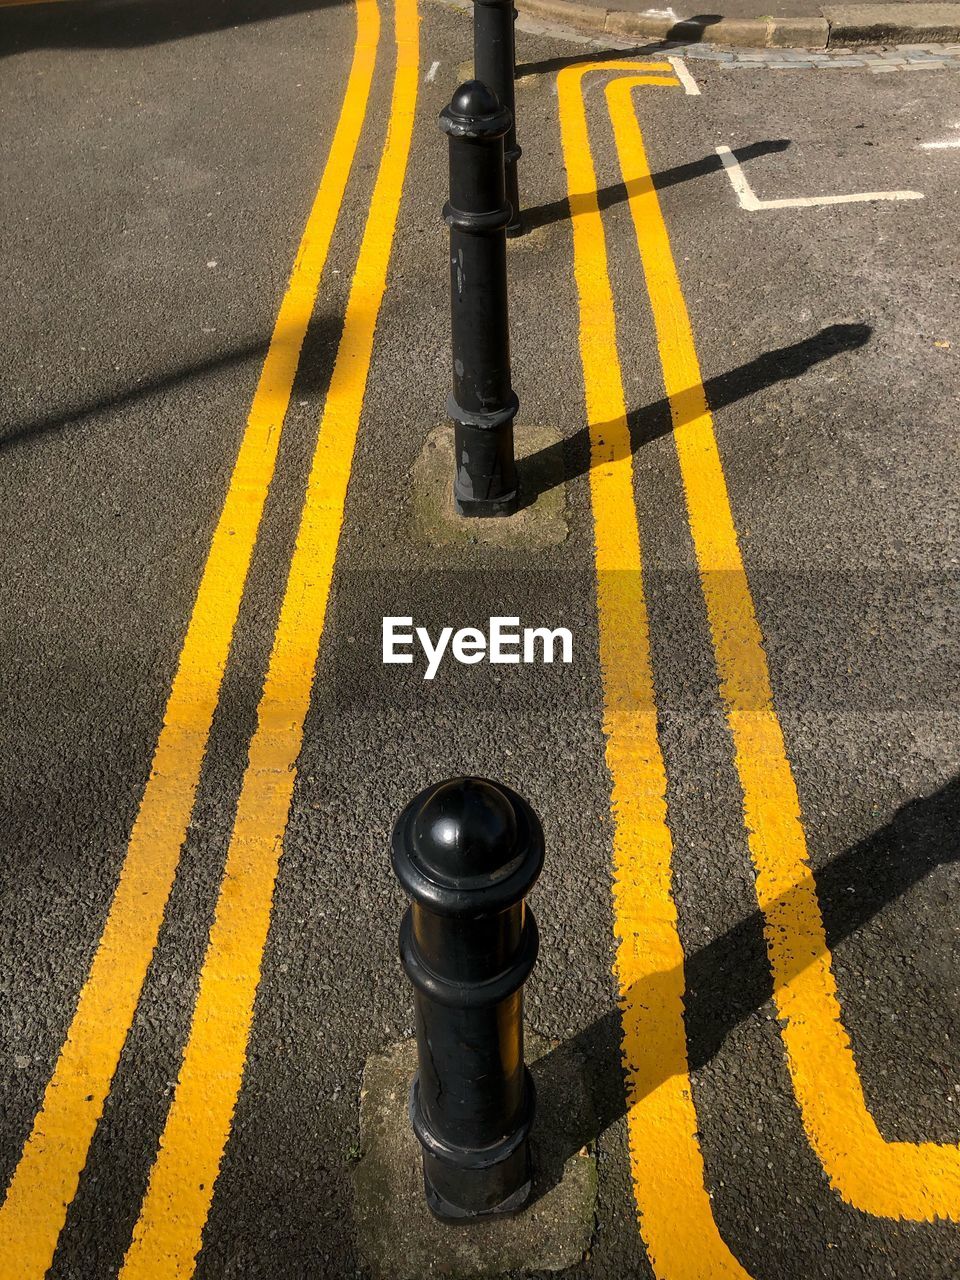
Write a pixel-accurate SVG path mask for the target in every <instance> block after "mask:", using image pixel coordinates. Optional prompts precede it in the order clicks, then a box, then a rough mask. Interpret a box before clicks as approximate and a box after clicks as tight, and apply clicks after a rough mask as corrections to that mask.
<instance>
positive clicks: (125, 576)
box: [0, 0, 960, 1280]
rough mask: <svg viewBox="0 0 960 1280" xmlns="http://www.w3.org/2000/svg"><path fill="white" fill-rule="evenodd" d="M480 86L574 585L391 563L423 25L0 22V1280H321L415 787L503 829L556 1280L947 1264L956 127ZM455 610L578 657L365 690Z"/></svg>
mask: <svg viewBox="0 0 960 1280" xmlns="http://www.w3.org/2000/svg"><path fill="white" fill-rule="evenodd" d="M519 42H520V43H519V53H518V60H519V62H520V67H519V71H518V75H519V79H518V85H517V102H518V120H519V128H520V140H521V143H522V144H523V146H524V156H523V160H522V168H521V190H522V194H523V199H524V203H525V206H526V208H527V211H528V212H527V222H528V227H529V228H530V230H529V231H528V233H527V234H526V235H525V236H524V237H522V238H521V239H520V240H518V241H517V242H515V243H513V244H511V246H510V250H509V265H510V273H511V276H510V284H511V306H512V313H511V322H512V334H513V361H514V382H515V386H516V388H517V390H518V392H519V395H520V399H521V404H522V408H521V421H522V422H525V423H529V424H533V425H540V426H546V427H550V428H551V429H552V430H554V431H555V432H557V433H558V434H559V435H560V436H562V437H563V438H564V441H565V445H564V447H563V463H564V469H565V476H566V480H565V503H566V508H565V510H566V521H567V524H568V529H569V532H568V535H567V537H566V539H565V541H563V542H562V543H561V544H559V545H553V546H549V547H546V548H545V549H539V550H530V549H528V548H517V547H494V546H490V545H488V544H486V543H485V542H483V541H482V540H477V541H474V542H470V543H466V544H461V545H454V546H446V547H436V546H432V545H429V544H426V543H425V542H424V541H423V540H422V539H421V538H419V537H418V534H417V530H416V527H415V521H414V519H413V507H414V504H413V501H412V485H413V473H414V466H415V463H416V460H417V458H418V455H419V454H420V452H421V450H422V448H423V446H424V441H425V439H426V437H427V435H428V434H429V432H430V431H432V430H433V429H434V428H435V427H437V426H438V425H439V424H441V423H442V422H443V420H444V408H443V406H444V401H445V397H446V394H447V391H448V390H449V381H450V370H449V354H448V341H449V334H448V310H447V292H446V291H447V277H446V273H447V266H446V248H445V237H446V231H445V228H444V226H443V224H442V221H441V219H440V213H439V211H440V208H441V206H442V203H443V200H444V198H445V191H444V185H445V182H446V161H445V157H444V144H443V140H442V138H441V136H440V134H439V131H438V130H437V128H436V123H435V121H436V116H437V113H438V112H439V110H440V109H441V107H442V106H443V105H444V104H445V103H446V102H447V101H448V100H449V97H450V94H451V93H452V90H453V88H454V87H455V86H456V84H457V83H458V81H459V80H460V79H462V78H463V76H464V74H465V70H464V67H465V64H466V63H468V61H469V54H470V44H471V40H470V28H469V21H468V18H467V17H466V16H465V15H464V14H463V13H462V12H460V11H457V10H454V9H448V8H444V7H441V6H439V5H437V4H435V3H433V2H432V0H421V4H420V13H419V25H418V15H417V11H416V3H415V0H399V3H398V4H397V7H396V9H395V10H394V9H393V8H391V7H390V6H388V5H387V4H384V5H383V8H382V11H381V12H380V13H379V15H378V12H377V8H376V5H375V3H374V0H360V3H359V4H358V5H357V6H353V5H349V4H329V5H323V6H320V5H315V4H311V3H307V2H306V0H302V2H297V3H266V0H248V2H247V3H244V4H242V5H230V6H228V5H227V4H225V3H222V4H219V5H215V4H211V3H209V0H202V2H201V3H198V4H187V3H185V2H181V0H169V2H168V3H164V4H161V3H159V2H151V0H141V2H140V3H133V2H132V0H131V2H130V3H124V4H113V5H104V4H101V5H97V4H93V3H89V2H86V0H81V2H78V3H73V2H68V3H64V4H57V5H36V6H23V7H16V8H8V9H3V10H0V62H2V76H0V120H2V129H0V166H2V172H3V174H4V182H3V192H2V197H0V198H2V226H3V272H2V280H0V289H2V306H0V324H2V326H3V349H4V353H5V355H4V360H3V362H2V365H0V387H2V395H0V491H2V503H0V513H2V516H0V518H2V521H3V532H2V544H0V545H2V547H3V554H2V556H0V598H2V600H3V609H2V614H0V619H2V638H3V649H2V653H3V686H2V687H3V695H4V697H3V703H4V715H3V717H2V730H0V776H2V784H0V785H2V797H3V818H2V822H3V828H2V830H3V837H2V841H0V860H2V862H0V865H2V869H3V880H2V885H3V891H2V892H3V897H2V915H0V992H2V1000H0V1072H2V1079H0V1099H2V1103H0V1105H2V1111H0V1115H2V1126H0V1171H2V1178H0V1181H2V1182H3V1183H4V1184H5V1185H6V1186H7V1188H8V1190H7V1195H6V1200H5V1202H4V1204H3V1205H2V1207H0V1275H2V1277H3V1280H7V1278H8V1277H9V1280H41V1278H42V1277H43V1276H44V1275H45V1274H49V1275H50V1276H51V1277H55V1278H56V1280H68V1278H69V1280H99V1278H100V1277H109V1276H114V1275H118V1274H119V1275H120V1276H121V1277H123V1280H138V1278H139V1277H150V1280H161V1278H162V1280H174V1278H177V1280H180V1278H181V1277H189V1276H191V1275H194V1274H196V1275H197V1276H198V1277H202V1278H203V1280H219V1278H220V1277H243V1278H244V1280H253V1278H254V1277H263V1278H264V1280H265V1278H266V1277H275V1276H285V1277H291V1278H293V1280H297V1278H300V1277H303V1280H308V1278H309V1280H313V1278H314V1277H317V1278H319V1277H342V1276H352V1275H356V1276H365V1275H367V1270H366V1264H365V1263H364V1260H363V1256H362V1251H361V1249H360V1247H359V1243H358V1241H357V1239H356V1238H355V1233H354V1229H353V1226H352V1224H351V1195H352V1191H351V1180H350V1169H351V1165H352V1162H353V1161H354V1160H355V1159H356V1156H357V1150H358V1132H359V1131H358V1117H359V1096H358V1095H359V1087H360V1079H361V1073H362V1071H363V1066H364V1063H365V1061H366V1060H367V1058H368V1057H369V1056H370V1055H371V1054H375V1053H378V1052H382V1051H383V1050H384V1049H385V1047H386V1046H388V1045H390V1044H391V1043H393V1042H395V1041H397V1040H399V1039H402V1038H404V1037H406V1036H408V1035H410V1034H411V1023H412V1015H411V999H410V992H409V988H408V987H407V985H406V982H405V979H404V977H403V975H402V972H401V970H400V967H399V964H398V961H397V955H396V933H397V927H398V923H399V919H400V915H401V913H402V909H403V899H402V894H401V892H400V890H399V887H398V886H397V885H396V883H395V881H394V879H393V877H392V873H391V871H390V866H389V859H388V854H387V847H388V838H389V833H390V830H391V827H392V823H393V820H394V818H395V816H396V814H397V813H398V812H399V810H400V809H401V808H402V806H403V805H404V803H405V802H406V801H407V800H408V799H409V798H410V796H411V795H413V794H414V792H415V791H416V790H417V789H419V788H421V787H423V786H425V785H426V784H428V783H429V782H433V781H436V780H438V779H440V778H442V777H444V776H449V775H453V774H458V773H478V774H483V775H486V776H489V777H493V778H499V779H502V780H504V781H505V782H507V783H509V784H510V785H511V786H513V787H515V788H516V789H517V790H519V791H521V792H522V793H523V794H524V795H525V796H527V798H528V799H529V800H530V801H531V802H532V803H533V804H534V806H535V807H536V808H537V810H538V811H539V813H540V814H541V815H542V818H543V823H544V827H545V831H546V837H547V863H546V867H545V870H544V874H543V876H542V879H541V881H540V883H539V884H538V886H537V888H536V890H535V893H534V896H533V905H534V907H535V910H536V913H537V918H538V922H539V925H540V931H541V935H542V950H541V958H540V961H539V964H538V967H537V969H536V971H535V973H534V976H533V977H532V979H531V980H530V982H529V984H528V989H527V1019H528V1025H529V1026H531V1027H532V1028H534V1029H535V1030H536V1031H538V1032H539V1033H541V1034H542V1035H543V1036H545V1037H546V1038H547V1039H548V1040H549V1041H550V1042H551V1044H553V1045H554V1048H553V1049H552V1051H551V1053H550V1054H549V1055H548V1057H547V1059H546V1060H545V1062H544V1063H543V1065H542V1068H541V1085H540V1093H541V1100H542V1115H543V1116H544V1117H546V1118H547V1120H545V1121H544V1122H547V1121H549V1123H552V1124H555V1125H558V1126H561V1127H562V1128H563V1129H564V1142H565V1143H568V1144H569V1149H570V1151H571V1152H573V1151H576V1150H577V1149H579V1148H580V1147H581V1146H582V1145H584V1144H586V1143H595V1146H596V1151H597V1155H598V1162H599V1164H598V1167H599V1176H600V1189H599V1199H598V1207H597V1224H596V1234H595V1237H594V1241H593V1245H592V1248H591V1251H590V1253H589V1255H588V1256H587V1257H586V1258H585V1259H584V1260H583V1261H582V1263H581V1264H579V1265H578V1266H577V1267H575V1268H574V1269H573V1270H572V1271H571V1272H570V1274H571V1275H576V1276H582V1277H584V1278H586V1277H590V1278H596V1280H607V1278H608V1277H648V1276H656V1277H658V1280H698V1278H701V1277H702V1278H705V1280H706V1278H712V1277H744V1276H747V1277H752V1278H753V1280H793V1278H794V1277H803V1278H804V1280H808V1278H809V1277H812V1276H816V1277H821V1276H822V1277H830V1278H836V1280H840V1278H841V1277H842V1278H843V1280H849V1278H850V1277H853V1276H865V1277H871V1278H874V1277H876V1278H879V1277H888V1276H889V1277H899V1278H903V1280H935V1278H936V1280H948V1278H953V1277H955V1276H956V1275H957V1274H958V1272H960V1236H958V1228H957V1225H956V1224H957V1222H958V1221H960V1147H958V1138H960V1004H958V1000H957V995H956V991H957V974H958V972H960V933H958V924H957V920H958V912H957V903H958V894H960V880H958V873H957V832H958V823H960V777H958V773H960V768H958V760H960V730H958V717H957V710H958V707H957V684H958V681H957V677H958V659H960V577H958V547H960V447H958V443H957V442H958V433H957V403H958V399H957V392H958V363H957V361H958V354H960V324H958V321H960V286H958V283H957V282H958V280H960V250H958V240H957V235H956V226H957V215H958V187H960V149H958V148H957V147H956V146H955V145H953V143H954V141H955V140H956V139H957V138H960V76H958V74H957V71H956V69H954V68H952V67H945V68H936V67H935V68H932V69H930V70H927V71H924V72H923V74H918V73H917V72H908V71H896V72H893V73H890V74H885V75H877V74H873V73H871V72H868V71H866V70H864V69H862V68H857V67H855V66H854V67H844V66H840V67H837V68H834V69H832V70H830V71H829V73H828V72H826V71H819V70H808V69H804V68H800V69H789V68H787V69H772V68H770V67H767V66H764V65H758V66H757V67H756V68H754V69H748V68H744V67H733V66H727V65H723V64H721V63H713V62H711V63H707V62H703V61H695V60H693V59H690V60H688V61H686V62H685V63H681V64H680V65H679V71H678V69H677V66H676V65H675V64H671V63H670V62H665V61H664V55H663V53H659V54H658V53H656V52H654V53H650V54H646V55H630V56H633V57H634V60H635V61H636V60H639V61H642V62H644V63H646V64H651V63H654V64H656V65H655V66H653V67H651V66H649V65H647V67H646V68H645V69H644V68H640V69H639V70H638V71H636V72H634V73H633V74H645V75H646V76H647V77H648V80H650V82H649V83H645V84H642V85H640V86H638V87H637V88H636V89H635V90H634V91H633V93H632V96H630V93H629V91H628V90H626V89H624V87H623V85H622V84H621V85H620V88H619V89H617V87H616V82H617V81H618V80H619V81H623V80H624V78H625V77H628V76H629V75H630V74H631V70H630V67H629V66H621V65H620V63H621V62H623V61H624V60H625V59H626V58H627V57H628V55H625V54H624V53H623V52H622V51H607V52H605V53H604V52H603V51H600V52H598V51H597V50H595V49H593V48H591V47H588V46H586V45H584V44H572V43H569V42H565V41H563V40H562V39H560V38H559V37H557V36H556V35H553V34H550V33H546V32H544V31H543V30H540V31H529V30H528V31H526V32H521V34H520V36H519ZM597 59H599V60H600V61H601V62H606V63H607V64H610V63H613V64H615V65H607V66H606V68H605V69H604V67H603V66H600V67H592V61H593V60H597ZM581 72H582V76H581V74H580V73H581ZM691 72H692V74H693V77H694V80H693V81H691V79H690V73H691ZM607 84H611V85H612V86H613V87H612V88H611V90H610V93H609V95H607V94H605V91H604V90H605V86H606V85H607ZM693 88H697V89H699V93H693V92H690V90H691V89H693ZM584 127H587V128H588V135H587V136H585V135H584V134H583V129H584ZM929 143H937V144H939V145H937V146H928V145H925V144H929ZM718 148H719V149H720V150H719V151H718ZM648 173H649V174H652V182H651V181H650V178H649V176H648ZM593 192H598V193H599V198H597V197H595V196H594V195H593ZM864 193H868V194H872V196H873V198H870V199H866V200H851V201H845V202H837V201H836V200H833V197H837V196H856V195H858V194H864ZM878 193H882V194H883V196H884V198H882V199H881V198H876V196H877V194H878ZM887 197H890V198H887ZM824 198H830V201H829V202H827V203H823V200H824ZM770 202H773V203H770ZM571 208H572V209H573V211H574V214H575V217H574V218H573V219H572V220H571ZM288 286H289V288H288ZM607 301H609V303H610V307H609V308H608V307H607ZM687 315H688V316H689V326H688V325H687V321H686V317H687ZM598 353H599V354H598ZM704 392H705V397H704ZM618 404H619V406H620V408H619V409H618V408H617V406H618ZM611 405H612V406H613V408H612V410H611V409H610V406H611ZM711 411H712V413H711ZM624 413H625V414H626V416H625V417H624V416H623V415H624ZM318 431H319V434H318ZM318 439H319V446H318ZM618 440H619V441H620V442H621V446H622V447H619V448H618V443H617V442H618ZM315 450H316V456H315ZM531 496H533V495H531ZM641 565H642V571H641ZM493 615H508V616H509V615H516V616H519V617H520V618H521V620H522V624H523V625H528V626H550V627H559V626H564V627H567V628H569V629H570V631H571V634H572V636H573V639H574V653H573V661H572V663H571V664H569V665H562V664H559V663H557V664H554V665H552V666H543V665H517V666H495V665H491V664H488V663H481V664H477V665H470V666H467V665H458V664H457V663H455V662H452V661H448V662H445V663H444V664H443V665H442V666H441V667H440V669H439V671H438V673H437V675H436V677H435V679H433V680H431V681H425V680H424V679H423V674H424V673H423V663H422V662H420V661H418V662H415V663H414V664H412V665H410V666H384V665H382V663H381V620H382V618H383V617H384V616H411V617H413V619H414V621H415V623H416V624H418V625H422V626H425V627H427V628H429V629H430V630H431V632H433V633H435V632H436V631H437V630H438V629H439V628H441V627H442V626H453V627H454V628H457V627H462V626H480V627H482V628H485V627H486V623H487V619H488V618H490V617H491V616H493ZM811 873H812V874H811ZM583 1077H585V1078H586V1079H587V1081H588V1082H589V1090H590V1096H589V1097H588V1098H583V1099H582V1102H583V1105H582V1107H579V1108H578V1107H574V1108H572V1109H566V1110H565V1109H561V1108H558V1107H557V1106H556V1105H553V1106H551V1098H554V1099H555V1098H557V1097H560V1096H565V1095H564V1087H565V1082H567V1084H569V1081H570V1080H571V1079H579V1078H583ZM628 1100H629V1101H628ZM631 1155H632V1160H631ZM195 1259H196V1261H195Z"/></svg>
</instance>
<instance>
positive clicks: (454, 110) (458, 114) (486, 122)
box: [440, 80, 511, 139]
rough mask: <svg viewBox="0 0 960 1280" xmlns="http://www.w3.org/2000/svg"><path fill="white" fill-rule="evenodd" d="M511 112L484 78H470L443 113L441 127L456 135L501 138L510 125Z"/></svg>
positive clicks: (445, 131)
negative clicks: (502, 104)
mask: <svg viewBox="0 0 960 1280" xmlns="http://www.w3.org/2000/svg"><path fill="white" fill-rule="evenodd" d="M510 119H511V117H510V112H509V111H508V110H507V108H506V107H502V106H501V105H500V99H499V98H498V97H497V95H496V94H495V93H494V92H493V90H492V89H489V88H487V86H486V85H485V84H484V83H483V81H482V80H467V81H465V83H463V84H462V85H460V87H459V89H457V90H456V91H455V92H454V95H453V97H452V98H451V99H450V103H449V105H448V106H446V107H444V108H443V110H442V111H441V112H440V128H441V129H442V130H443V132H444V133H446V134H449V135H450V136H451V137H454V138H477V139H482V138H487V139H493V138H499V137H502V135H503V134H505V133H506V132H507V130H508V129H509V127H510Z"/></svg>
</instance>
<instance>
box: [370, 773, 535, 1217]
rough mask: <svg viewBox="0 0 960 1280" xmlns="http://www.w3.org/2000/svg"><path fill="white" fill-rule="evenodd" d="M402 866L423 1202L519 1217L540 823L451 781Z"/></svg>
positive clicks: (431, 805)
mask: <svg viewBox="0 0 960 1280" xmlns="http://www.w3.org/2000/svg"><path fill="white" fill-rule="evenodd" d="M393 866H394V870H395V871H396V873H397V876H398V878H399V880H400V883H401V884H402V886H403V888H404V890H405V891H406V893H407V895H408V897H409V898H410V899H411V900H412V905H411V907H410V909H409V910H408V911H407V913H406V915H405V916H404V918H403V924H402V925H401V928H400V954H401V957H402V960H403V967H404V969H405V970H406V972H407V976H408V977H409V978H410V980H411V982H412V983H413V986H414V1002H415V1006H416V1026H417V1056H418V1060H419V1070H418V1072H417V1074H416V1076H415V1077H414V1080H413V1085H412V1088H411V1091H410V1118H411V1121H412V1124H413V1128H414V1131H415V1133H416V1135H417V1138H418V1139H419V1141H420V1146H421V1148H422V1150H423V1180H424V1187H425V1190H426V1197H427V1204H428V1205H429V1207H430V1209H431V1211H432V1212H433V1213H434V1214H435V1215H436V1216H437V1217H438V1218H442V1219H445V1220H448V1221H462V1220H465V1219H472V1218H481V1217H487V1216H489V1215H492V1214H501V1213H514V1212H516V1211H517V1210H518V1209H520V1208H522V1207H523V1205H524V1203H525V1202H526V1200H527V1198H528V1196H529V1194H530V1182H531V1170H530V1153H529V1146H528V1134H529V1132H530V1126H531V1123H532V1121H533V1113H534V1105H535V1103H534V1092H533V1082H532V1080H531V1079H530V1074H529V1072H528V1071H527V1069H526V1067H525V1066H524V1061H523V990H522V988H523V983H524V982H525V981H526V979H527V977H528V975H529V973H530V971H531V969H532V968H533V965H534V962H535V961H536V958H537V947H538V937H537V928H536V925H535V923H534V919H533V916H532V914H531V913H530V911H529V910H528V909H527V908H526V906H525V903H524V898H525V896H526V894H527V892H528V891H529V889H530V887H531V886H532V885H533V883H534V881H535V880H536V878H537V876H538V875H539V874H540V870H541V868H542V866H543V832H542V830H541V827H540V822H539V820H538V818H537V815H536V814H535V813H534V811H533V809H531V807H530V806H529V805H528V804H527V803H526V801H525V800H523V799H522V797H521V796H519V795H517V793H516V792H515V791H511V790H510V788H509V787H505V786H503V785H501V784H500V783H493V782H487V781H486V780H485V779H483V778H456V779H453V780H452V781H450V782H443V783H440V784H438V785H437V786H433V787H428V788H427V790H426V791H422V792H421V793H420V794H419V795H418V796H416V797H415V798H414V799H413V800H412V801H411V802H410V803H409V804H408V805H407V807H406V808H405V809H404V811H403V813H402V814H401V815H400V817H399V819H398V820H397V824H396V827H395V829H394V833H393Z"/></svg>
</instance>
